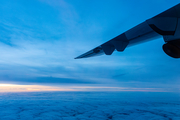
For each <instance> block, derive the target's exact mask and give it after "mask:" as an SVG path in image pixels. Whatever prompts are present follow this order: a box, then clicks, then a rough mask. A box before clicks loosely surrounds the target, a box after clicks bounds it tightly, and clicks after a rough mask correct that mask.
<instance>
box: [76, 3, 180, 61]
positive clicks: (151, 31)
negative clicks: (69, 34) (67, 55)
mask: <svg viewBox="0 0 180 120" xmlns="http://www.w3.org/2000/svg"><path fill="white" fill-rule="evenodd" d="M158 37H163V38H164V41H165V42H166V44H164V45H163V50H164V52H165V53H166V54H168V55H169V56H171V57H174V58H180V4H178V5H176V6H174V7H172V8H170V9H168V10H166V11H164V12H162V13H160V14H158V15H156V16H155V17H152V18H150V19H148V20H146V21H144V22H142V23H141V24H139V25H137V26H135V27H133V28H131V29H130V30H128V31H126V32H124V33H122V34H120V35H118V36H117V37H115V38H113V39H111V40H109V41H107V42H105V43H103V44H101V45H100V46H98V47H96V48H94V49H92V50H90V51H88V52H86V53H84V54H82V55H80V56H78V57H76V58H75V59H80V58H88V57H94V56H99V55H102V54H106V55H111V54H112V53H113V52H114V51H115V50H117V51H118V52H122V51H124V50H125V48H126V47H129V46H132V45H135V44H138V43H141V42H146V41H148V40H152V39H156V38H158ZM174 40H176V42H172V41H174ZM175 54H176V55H175Z"/></svg>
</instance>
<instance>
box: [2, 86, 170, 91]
mask: <svg viewBox="0 0 180 120" xmlns="http://www.w3.org/2000/svg"><path fill="white" fill-rule="evenodd" d="M42 91H132V92H133V91H134V92H135V91H136V92H137V91H139V92H166V91H163V90H162V89H158V88H125V87H102V86H58V87H57V86H44V85H17V84H0V92H42Z"/></svg>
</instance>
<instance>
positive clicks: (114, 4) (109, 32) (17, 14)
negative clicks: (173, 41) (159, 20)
mask: <svg viewBox="0 0 180 120" xmlns="http://www.w3.org/2000/svg"><path fill="white" fill-rule="evenodd" d="M178 3H179V0H173V1H172V0H151V1H148V0H136V1H132V0H126V1H124V0H98V1H97V0H89V1H88V0H78V1H77V0H76V1H75V0H26V1H24V0H16V1H14V0H8V1H7V0H1V1H0V16H1V18H0V33H1V34H0V91H9V90H10V91H21V90H22V89H23V90H24V91H27V90H28V89H27V88H29V90H30V89H31V90H35V91H36V90H37V91H44V90H52V91H54V90H59V91H63V90H65V91H78V90H81V91H87V90H92V91H93V90H97V91H98V90H101V91H103V90H107V91H159V92H177V91H180V80H179V79H180V75H179V66H180V61H179V59H173V58H171V57H169V56H167V55H166V54H165V53H164V52H163V50H162V45H163V44H164V40H163V38H159V39H155V40H153V41H149V42H146V43H142V44H139V45H136V46H132V47H129V48H127V49H125V51H124V52H114V53H113V54H112V55H111V56H106V55H104V56H98V57H94V58H89V59H79V60H75V59H74V58H75V57H77V56H79V55H81V54H82V53H85V52H87V51H89V50H91V49H93V48H94V47H97V46H99V45H101V44H102V43H104V42H106V41H108V40H110V39H112V38H114V37H115V36H117V35H119V34H121V33H123V32H125V31H127V30H128V29H130V28H132V27H134V26H136V25H138V24H139V23H141V22H143V21H145V20H146V19H149V18H151V17H153V16H155V15H157V14H158V13H161V12H163V11H165V10H167V9H168V8H170V7H172V6H174V5H176V4H178ZM2 86H4V87H2ZM13 88H16V90H15V89H13Z"/></svg>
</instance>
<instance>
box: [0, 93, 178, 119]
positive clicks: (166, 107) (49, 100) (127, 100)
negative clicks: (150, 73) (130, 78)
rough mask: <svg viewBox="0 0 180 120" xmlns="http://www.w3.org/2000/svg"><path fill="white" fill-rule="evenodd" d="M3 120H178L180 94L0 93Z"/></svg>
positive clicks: (0, 113)
mask: <svg viewBox="0 0 180 120" xmlns="http://www.w3.org/2000/svg"><path fill="white" fill-rule="evenodd" d="M0 98H1V102H0V109H3V110H2V111H1V112H0V116H1V119H27V120H29V119H45V120H48V119H60V120H61V119H66V120H68V119H70V120H73V119H88V120H93V119H152V118H153V119H179V118H180V115H179V107H180V106H179V95H178V93H176V94H172V93H143V92H32V93H0Z"/></svg>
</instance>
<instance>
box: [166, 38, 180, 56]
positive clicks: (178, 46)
mask: <svg viewBox="0 0 180 120" xmlns="http://www.w3.org/2000/svg"><path fill="white" fill-rule="evenodd" d="M163 50H164V52H165V53H166V54H167V55H169V56H170V57H173V58H180V40H173V41H169V42H167V43H166V44H164V45H163Z"/></svg>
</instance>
